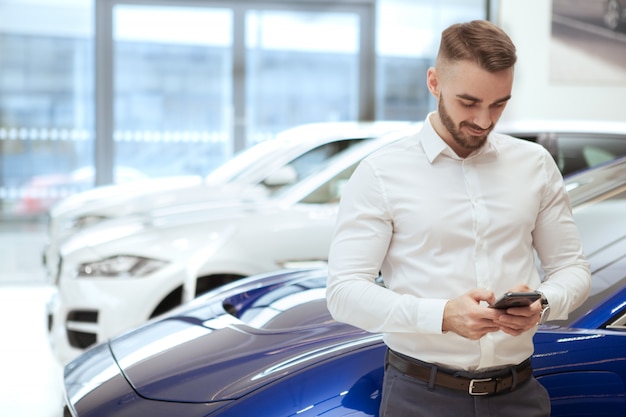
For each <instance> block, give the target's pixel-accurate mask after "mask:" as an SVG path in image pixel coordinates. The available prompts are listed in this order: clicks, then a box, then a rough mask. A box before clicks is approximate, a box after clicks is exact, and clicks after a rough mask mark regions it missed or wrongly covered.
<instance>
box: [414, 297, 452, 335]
mask: <svg viewBox="0 0 626 417" xmlns="http://www.w3.org/2000/svg"><path fill="white" fill-rule="evenodd" d="M447 302H448V300H440V299H421V300H420V303H419V307H418V309H417V325H418V328H419V329H420V331H421V332H423V333H426V334H442V333H443V331H442V330H441V327H442V325H443V310H444V308H445V307H446V303H447Z"/></svg>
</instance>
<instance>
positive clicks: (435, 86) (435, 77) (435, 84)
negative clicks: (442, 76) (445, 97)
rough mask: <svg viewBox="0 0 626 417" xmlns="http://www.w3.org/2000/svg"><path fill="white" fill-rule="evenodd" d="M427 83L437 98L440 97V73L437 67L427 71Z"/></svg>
mask: <svg viewBox="0 0 626 417" xmlns="http://www.w3.org/2000/svg"><path fill="white" fill-rule="evenodd" d="M426 85H427V86H428V90H429V91H430V93H431V94H432V95H433V96H435V98H436V99H439V74H438V73H437V69H436V68H435V67H430V68H428V72H427V73H426Z"/></svg>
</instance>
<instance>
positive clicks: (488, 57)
mask: <svg viewBox="0 0 626 417" xmlns="http://www.w3.org/2000/svg"><path fill="white" fill-rule="evenodd" d="M463 60H469V61H473V62H475V63H476V64H478V65H479V66H480V67H481V68H483V69H485V70H487V71H489V72H497V71H501V70H505V69H508V68H511V67H512V66H513V65H515V62H516V61H517V54H516V49H515V45H514V44H513V41H511V38H509V36H508V35H507V34H506V33H505V32H504V31H503V30H502V29H501V28H499V27H498V26H496V25H495V24H493V23H491V22H489V21H487V20H473V21H471V22H467V23H457V24H454V25H452V26H450V27H448V28H447V29H446V30H444V31H443V32H442V34H441V43H440V45H439V53H438V55H437V62H438V63H441V64H444V65H445V63H451V62H456V61H463Z"/></svg>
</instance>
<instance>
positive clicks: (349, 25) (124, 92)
mask: <svg viewBox="0 0 626 417" xmlns="http://www.w3.org/2000/svg"><path fill="white" fill-rule="evenodd" d="M25 3H26V2H22V1H19V0H0V15H1V16H2V17H3V19H2V20H1V21H0V164H1V165H0V216H1V217H3V218H7V217H9V218H11V217H14V216H40V215H43V214H45V212H46V210H47V209H48V208H49V207H50V205H51V204H54V202H56V201H58V200H59V199H61V198H63V197H64V196H67V195H70V194H73V193H76V192H79V191H81V190H86V189H89V188H92V187H93V186H94V185H96V184H97V185H101V184H108V183H113V182H116V183H121V182H125V181H134V180H136V179H141V178H149V177H164V176H173V175H198V176H205V175H207V174H208V173H209V172H211V171H212V170H213V169H215V168H216V167H217V166H219V165H220V164H221V163H223V162H224V161H226V160H227V159H229V158H231V157H232V156H233V154H235V153H237V152H239V151H241V150H243V149H246V148H248V147H250V146H252V145H253V144H255V143H258V142H261V141H264V140H268V139H271V138H272V137H274V135H276V134H277V133H278V132H279V131H282V130H284V129H287V128H290V127H293V126H295V125H299V124H304V123H310V122H325V121H343V120H355V119H361V120H371V119H381V120H419V119H422V118H423V117H424V116H425V114H426V113H427V112H428V111H429V109H431V108H432V105H433V103H432V99H431V98H430V96H429V94H428V93H427V91H426V89H425V82H424V79H425V73H426V69H427V68H428V66H430V65H432V62H433V59H434V54H435V53H436V48H437V44H438V36H439V33H440V31H441V29H443V28H444V27H445V26H447V25H449V24H450V23H452V22H454V21H460V20H469V19H474V18H485V16H486V12H485V10H486V6H485V4H486V0H473V1H460V0H446V1H435V0H378V1H375V0H344V1H334V2H327V1H320V0H311V1H306V0H294V1H284V0H281V1H275V2H261V1H244V0H233V1H218V0H193V1H192V0H187V1H184V0H177V1H163V0H160V1H159V2H158V3H157V4H151V2H150V1H147V0H142V1H122V0H120V1H117V0H31V1H29V2H27V4H25ZM329 5H332V7H331V6H329ZM104 6H106V7H104ZM104 9H106V10H107V13H108V14H107V15H106V16H104V17H103V16H102V15H101V12H102V10H104ZM372 22H376V25H374V24H372ZM103 24H104V25H106V26H107V27H108V28H109V29H108V30H109V32H107V33H105V35H106V36H105V37H104V38H103V37H100V36H99V35H98V37H97V34H100V32H99V30H100V28H101V26H102V25H103ZM96 39H97V42H96ZM98 48H102V51H104V55H99V53H100V54H101V53H102V52H98V51H99V49H98ZM103 57H104V61H103V60H102V59H103ZM96 63H97V64H96ZM103 63H104V65H110V71H109V73H108V75H106V74H105V76H104V77H103V78H100V77H102V73H100V75H99V76H98V74H99V73H98V71H104V70H105V68H104V67H103ZM102 89H104V90H106V92H105V93H104V94H103V93H102V91H103V90H102Z"/></svg>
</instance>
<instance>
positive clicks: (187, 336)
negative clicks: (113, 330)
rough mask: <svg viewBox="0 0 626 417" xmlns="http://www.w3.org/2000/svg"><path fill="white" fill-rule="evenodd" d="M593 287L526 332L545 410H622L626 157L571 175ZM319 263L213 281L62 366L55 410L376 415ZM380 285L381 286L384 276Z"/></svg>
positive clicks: (376, 340)
mask: <svg viewBox="0 0 626 417" xmlns="http://www.w3.org/2000/svg"><path fill="white" fill-rule="evenodd" d="M566 185H567V187H568V189H569V192H570V197H571V200H572V203H573V205H574V213H575V216H576V220H577V222H578V225H579V228H580V231H581V235H582V237H583V241H584V245H585V250H586V252H587V255H588V258H589V260H590V262H591V265H592V272H593V289H592V293H591V296H590V297H589V299H588V300H587V302H586V303H585V304H584V305H583V306H581V307H580V308H578V309H577V310H576V311H575V312H573V313H572V314H571V315H570V317H569V319H568V320H567V321H560V322H548V324H547V325H544V326H542V327H541V328H540V329H539V331H538V333H537V334H536V336H535V342H536V350H535V353H534V355H533V357H532V363H533V368H534V373H535V376H536V377H537V378H538V380H539V381H540V382H541V383H542V384H544V386H545V387H546V388H547V390H548V391H549V393H550V397H551V400H552V415H553V416H594V417H598V416H624V415H625V414H626V411H625V410H626V398H625V395H626V159H622V160H619V161H616V162H612V163H609V164H606V165H602V166H600V167H597V168H595V169H591V170H588V171H585V172H583V173H580V174H577V175H574V176H571V177H568V180H567V184H566ZM325 285H326V270H325V269H319V268H318V269H307V270H295V271H294V270H283V271H277V272H275V273H271V274H264V275H259V276H254V277H250V278H246V279H243V280H240V281H237V282H235V283H232V284H229V285H227V286H224V287H222V288H219V289H217V290H215V291H213V292H211V293H208V294H206V295H204V296H202V297H201V298H198V299H196V300H194V301H192V302H191V303H189V304H187V305H184V306H182V307H179V308H178V309H176V310H173V311H172V312H170V313H168V314H167V315H165V316H161V317H160V318H157V319H154V320H153V321H151V322H149V323H147V324H145V325H143V326H141V327H139V328H137V329H135V330H133V331H131V332H128V333H125V334H123V335H120V336H118V337H116V338H114V339H112V340H110V341H109V342H106V343H103V344H100V345H97V346H95V347H94V348H92V349H90V350H88V351H87V352H85V353H84V354H83V355H81V356H80V357H78V358H77V359H75V360H74V361H72V362H70V363H69V364H68V365H66V367H65V375H64V378H65V391H66V406H65V410H64V415H65V416H74V417H98V416H103V417H104V416H106V417H131V416H132V417H136V416H151V417H160V416H168V417H170V416H177V417H216V416H219V417H241V416H246V417H247V416H254V417H288V416H298V417H312V416H323V417H335V416H378V406H379V402H380V394H381V384H382V378H383V368H382V365H383V358H384V354H385V350H386V348H385V346H384V344H383V343H382V339H381V336H380V335H379V334H371V333H367V332H364V331H362V330H360V329H357V328H354V327H352V326H349V325H345V324H342V323H338V322H335V321H334V320H333V319H332V318H331V316H330V314H329V313H328V310H327V309H326V300H325ZM381 285H382V284H381Z"/></svg>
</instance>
